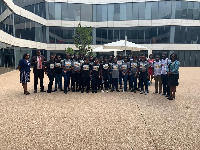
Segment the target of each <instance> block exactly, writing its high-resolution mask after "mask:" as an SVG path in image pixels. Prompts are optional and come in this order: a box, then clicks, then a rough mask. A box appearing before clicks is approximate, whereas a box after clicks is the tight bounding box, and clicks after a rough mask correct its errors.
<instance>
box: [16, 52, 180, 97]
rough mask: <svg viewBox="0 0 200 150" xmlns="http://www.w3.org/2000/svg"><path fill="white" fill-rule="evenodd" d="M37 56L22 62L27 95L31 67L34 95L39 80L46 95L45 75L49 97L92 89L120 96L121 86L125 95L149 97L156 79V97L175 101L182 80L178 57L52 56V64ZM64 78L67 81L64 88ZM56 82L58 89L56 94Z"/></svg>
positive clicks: (26, 56) (39, 53) (24, 57)
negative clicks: (138, 94)
mask: <svg viewBox="0 0 200 150" xmlns="http://www.w3.org/2000/svg"><path fill="white" fill-rule="evenodd" d="M36 55H37V56H33V57H32V59H31V61H29V57H30V55H29V54H24V56H23V59H21V60H20V62H19V70H20V83H22V86H23V88H24V94H25V95H29V94H30V93H29V92H28V90H27V82H30V71H31V70H30V67H31V66H33V73H34V93H37V85H38V78H39V79H40V91H41V92H46V91H45V90H44V85H43V78H44V74H46V75H47V76H48V78H49V84H48V90H47V93H51V92H56V91H58V89H59V90H60V91H63V92H64V93H65V94H67V92H68V91H72V92H81V93H83V92H87V93H89V92H90V89H91V90H92V93H97V91H98V90H100V91H101V92H107V93H108V90H109V89H111V90H110V92H113V91H116V92H120V91H119V89H118V86H119V88H120V89H123V90H122V91H123V92H126V91H128V90H130V92H134V93H136V91H140V94H145V95H147V93H148V92H149V90H148V86H149V84H151V83H152V79H153V78H154V79H155V92H154V93H155V94H156V93H158V94H162V95H164V96H166V97H167V98H168V99H169V100H173V99H175V92H176V86H178V79H179V61H178V60H177V55H176V54H175V53H173V54H171V56H170V59H168V58H167V53H163V54H162V59H160V56H159V55H156V57H155V59H154V58H153V54H151V55H150V56H149V59H147V58H146V56H145V55H144V54H140V55H139V56H135V55H133V56H131V55H129V56H128V57H127V56H125V57H123V56H122V55H118V57H113V56H109V58H108V57H107V56H105V57H99V58H97V57H94V58H93V57H92V56H83V55H80V56H78V55H75V56H74V55H69V54H66V58H65V59H61V56H59V55H58V56H56V55H55V54H54V55H51V56H50V60H49V61H47V60H46V58H45V57H44V56H42V55H41V52H40V51H39V50H37V52H36ZM62 78H64V87H63V85H62ZM70 78H71V80H70ZM138 79H139V80H138ZM54 80H55V89H54V90H53V88H52V87H53V83H54ZM122 81H123V82H124V86H123V87H122ZM138 81H139V82H138ZM70 82H71V84H70ZM128 83H129V86H128V85H127V84H128ZM70 85H71V86H70ZM128 87H129V89H128Z"/></svg>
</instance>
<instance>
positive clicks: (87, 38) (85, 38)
mask: <svg viewBox="0 0 200 150" xmlns="http://www.w3.org/2000/svg"><path fill="white" fill-rule="evenodd" d="M74 43H75V46H76V47H77V48H78V49H79V51H80V53H81V54H84V55H85V54H87V53H88V52H89V51H90V52H92V49H91V46H90V45H91V44H92V28H91V26H90V27H82V26H81V24H80V23H79V24H78V28H77V29H76V31H75V36H74Z"/></svg>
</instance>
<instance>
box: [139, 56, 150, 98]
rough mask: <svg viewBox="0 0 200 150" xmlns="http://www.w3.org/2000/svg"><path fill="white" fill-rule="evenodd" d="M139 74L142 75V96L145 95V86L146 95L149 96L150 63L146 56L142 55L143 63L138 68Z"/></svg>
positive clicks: (140, 77)
mask: <svg viewBox="0 0 200 150" xmlns="http://www.w3.org/2000/svg"><path fill="white" fill-rule="evenodd" d="M138 72H139V73H140V75H139V80H140V81H139V82H140V87H141V91H140V94H143V93H144V86H145V95H147V91H148V84H147V79H149V63H148V62H147V61H146V57H145V55H144V54H142V55H141V61H140V63H139V66H138Z"/></svg>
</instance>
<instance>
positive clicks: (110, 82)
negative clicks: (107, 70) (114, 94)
mask: <svg viewBox="0 0 200 150" xmlns="http://www.w3.org/2000/svg"><path fill="white" fill-rule="evenodd" d="M108 77H109V83H108V84H109V88H111V85H112V74H109V76H108Z"/></svg>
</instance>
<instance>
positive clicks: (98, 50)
mask: <svg viewBox="0 0 200 150" xmlns="http://www.w3.org/2000/svg"><path fill="white" fill-rule="evenodd" d="M118 51H123V50H119V49H104V48H103V46H100V47H97V48H95V49H93V52H118Z"/></svg>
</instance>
